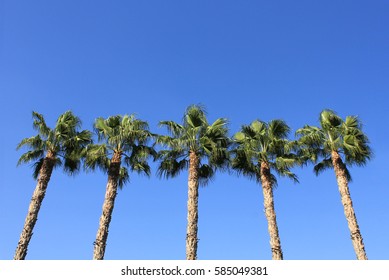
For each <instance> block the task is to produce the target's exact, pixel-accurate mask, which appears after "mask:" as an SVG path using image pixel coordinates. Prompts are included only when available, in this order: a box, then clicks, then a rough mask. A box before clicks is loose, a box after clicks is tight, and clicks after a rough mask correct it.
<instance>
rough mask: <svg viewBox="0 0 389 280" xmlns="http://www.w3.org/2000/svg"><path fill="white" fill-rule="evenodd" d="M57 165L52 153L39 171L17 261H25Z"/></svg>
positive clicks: (17, 252) (16, 255)
mask: <svg viewBox="0 0 389 280" xmlns="http://www.w3.org/2000/svg"><path fill="white" fill-rule="evenodd" d="M54 165H55V154H54V153H52V152H51V151H49V152H47V155H46V157H45V159H44V160H43V164H42V167H41V169H40V171H39V177H38V182H37V185H36V187H35V190H34V193H33V195H32V198H31V202H30V206H29V208H28V212H27V217H26V220H25V222H24V227H23V230H22V233H21V235H20V239H19V243H18V246H17V248H16V251H15V256H14V259H15V260H24V259H25V258H26V255H27V250H28V244H29V243H30V240H31V237H32V234H33V230H34V226H35V223H36V221H37V220H38V213H39V209H40V208H41V205H42V201H43V199H44V197H45V194H46V189H47V186H48V184H49V181H50V177H51V174H52V173H53V168H54Z"/></svg>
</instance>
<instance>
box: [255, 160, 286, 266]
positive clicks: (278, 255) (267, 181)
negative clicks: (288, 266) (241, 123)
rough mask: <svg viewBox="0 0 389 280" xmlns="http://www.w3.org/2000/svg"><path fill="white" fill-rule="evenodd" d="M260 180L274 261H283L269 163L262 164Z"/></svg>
mask: <svg viewBox="0 0 389 280" xmlns="http://www.w3.org/2000/svg"><path fill="white" fill-rule="evenodd" d="M260 179H261V183H262V190H263V199H264V207H265V215H266V219H267V223H268V231H269V235H270V248H271V251H272V259H273V260H282V259H283V254H282V249H281V241H280V236H279V233H278V226H277V219H276V212H275V209H274V198H273V186H272V181H271V176H270V167H269V164H268V163H267V162H264V161H263V162H261V168H260Z"/></svg>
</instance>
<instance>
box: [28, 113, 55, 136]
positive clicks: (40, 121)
mask: <svg viewBox="0 0 389 280" xmlns="http://www.w3.org/2000/svg"><path fill="white" fill-rule="evenodd" d="M32 117H33V119H34V121H33V124H32V126H33V128H34V129H36V130H37V131H38V133H39V134H41V135H42V136H43V137H47V136H48V134H49V132H50V130H51V129H50V128H49V127H48V126H47V125H46V121H45V119H44V117H43V115H41V114H39V113H37V112H34V111H33V112H32Z"/></svg>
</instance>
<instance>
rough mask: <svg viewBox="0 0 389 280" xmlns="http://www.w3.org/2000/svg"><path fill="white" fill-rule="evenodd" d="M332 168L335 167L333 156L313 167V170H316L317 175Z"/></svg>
mask: <svg viewBox="0 0 389 280" xmlns="http://www.w3.org/2000/svg"><path fill="white" fill-rule="evenodd" d="M330 168H333V165H332V160H331V158H325V159H323V160H322V161H321V162H319V163H318V164H316V165H315V166H314V167H313V171H314V172H315V174H316V176H318V175H319V174H320V173H322V172H323V171H325V170H326V169H330Z"/></svg>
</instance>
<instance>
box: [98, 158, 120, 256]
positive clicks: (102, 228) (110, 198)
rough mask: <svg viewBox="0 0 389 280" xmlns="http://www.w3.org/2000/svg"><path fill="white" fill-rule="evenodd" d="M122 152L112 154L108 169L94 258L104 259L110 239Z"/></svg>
mask: <svg viewBox="0 0 389 280" xmlns="http://www.w3.org/2000/svg"><path fill="white" fill-rule="evenodd" d="M121 156H122V155H121V153H120V152H115V153H114V154H113V156H112V159H111V163H110V166H109V170H108V183H107V189H106V191H105V199H104V203H103V213H102V214H101V217H100V224H99V229H98V230H97V234H96V240H95V242H94V252H93V259H94V260H103V259H104V254H105V247H106V245H107V239H108V228H109V224H110V222H111V218H112V212H113V208H114V204H115V198H116V194H117V189H118V178H119V172H120V163H121Z"/></svg>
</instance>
